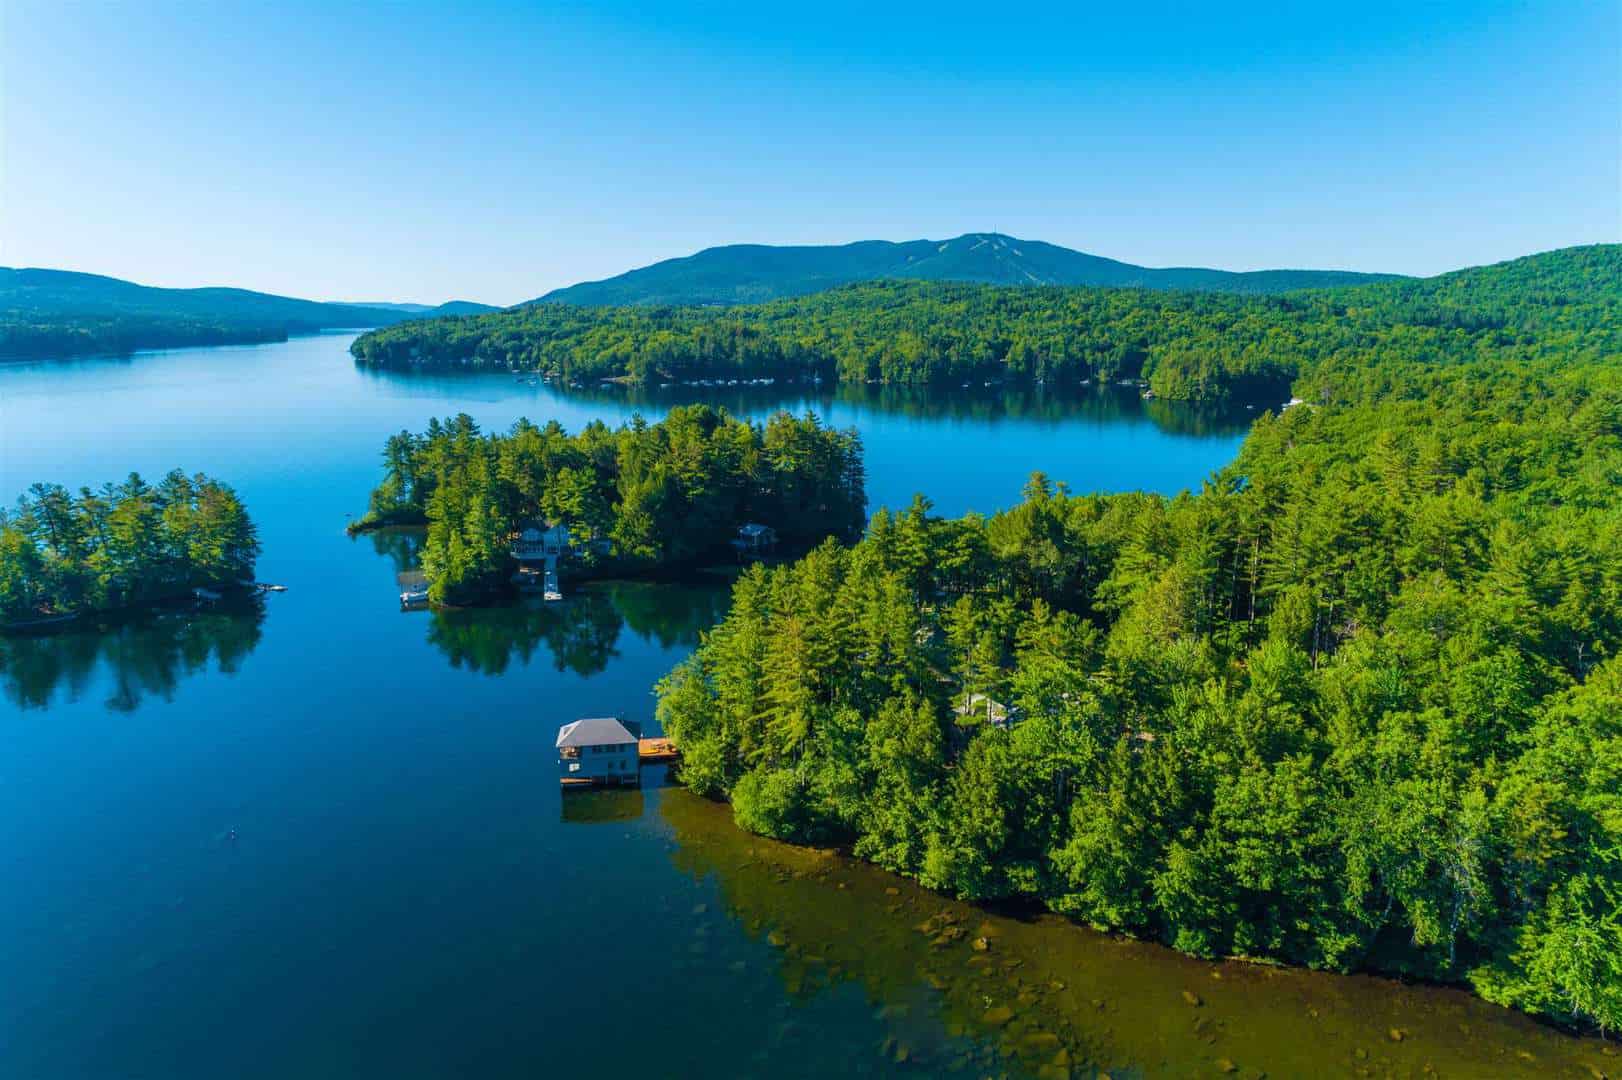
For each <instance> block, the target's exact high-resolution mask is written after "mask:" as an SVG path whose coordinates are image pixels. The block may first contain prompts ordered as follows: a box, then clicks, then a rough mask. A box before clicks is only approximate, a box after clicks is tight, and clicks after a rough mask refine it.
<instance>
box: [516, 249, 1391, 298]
mask: <svg viewBox="0 0 1622 1080" xmlns="http://www.w3.org/2000/svg"><path fill="white" fill-rule="evenodd" d="M1396 276H1398V275H1394V274H1360V273H1355V272H1352V271H1348V270H1255V271H1248V272H1235V271H1229V270H1207V269H1201V268H1199V267H1167V268H1162V269H1154V268H1150V267H1146V266H1134V265H1132V264H1131V263H1124V262H1118V261H1116V260H1115V259H1106V258H1103V257H1101V256H1098V255H1088V254H1086V253H1085V252H1080V251H1072V250H1071V249H1069V248H1064V247H1059V246H1057V245H1056V244H1044V243H1042V242H1041V241H1039V240H1016V239H1014V238H1013V237H1011V236H1003V235H1002V234H1000V233H967V234H965V235H963V236H959V237H957V238H956V239H955V240H910V241H906V242H904V243H893V242H891V241H888V240H862V241H859V242H857V243H854V244H842V245H838V246H805V247H773V246H770V245H766V244H732V245H728V246H726V247H715V248H706V249H705V250H703V251H700V252H699V253H698V254H696V255H689V256H687V257H685V258H680V259H666V260H665V261H663V262H657V263H654V264H653V265H652V266H644V267H642V268H641V269H638V270H631V271H629V272H627V273H624V274H620V275H619V276H618V277H611V278H607V279H606V280H603V281H588V282H582V283H581V284H579V285H571V286H569V287H567V288H563V289H554V290H553V291H551V292H549V293H547V294H546V295H545V296H542V297H540V298H539V300H537V301H534V302H536V303H561V304H580V305H587V306H593V305H609V304H613V305H618V304H748V303H758V302H760V301H763V300H772V299H776V298H778V297H784V296H801V295H804V294H806V293H813V292H820V291H821V290H823V289H830V288H833V287H835V286H837V285H848V284H850V283H852V282H857V281H873V280H877V279H881V278H901V279H919V280H925V281H972V282H985V283H989V284H996V285H1113V286H1124V287H1139V288H1147V289H1195V290H1202V291H1208V292H1232V293H1279V292H1285V291H1287V290H1290V289H1304V288H1318V287H1324V286H1332V285H1354V284H1358V283H1361V282H1367V281H1384V280H1389V279H1391V278H1393V277H1396Z"/></svg>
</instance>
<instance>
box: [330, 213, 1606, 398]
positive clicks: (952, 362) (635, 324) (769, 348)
mask: <svg viewBox="0 0 1622 1080" xmlns="http://www.w3.org/2000/svg"><path fill="white" fill-rule="evenodd" d="M1619 340H1622V246H1618V245H1596V246H1592V247H1583V248H1569V249H1566V250H1562V251H1555V252H1549V253H1547V254H1543V255H1534V256H1530V257H1528V258H1525V259H1519V260H1516V261H1514V262H1509V263H1501V264H1498V265H1496V266H1489V267H1481V268H1478V269H1473V270H1464V271H1459V272H1458V273H1455V274H1444V275H1442V276H1440V277H1436V278H1428V279H1424V280H1399V281H1390V282H1381V283H1377V284H1372V285H1361V286H1357V287H1354V288H1345V289H1333V290H1321V291H1309V292H1298V293H1289V294H1286V295H1283V296H1277V297H1245V296H1232V295H1223V294H1218V293H1189V292H1154V291H1148V290H1140V289H1092V288H1057V287H1027V288H1011V287H998V286H990V285H955V284H931V283H910V282H909V283H896V282H885V283H876V284H866V285H854V286H850V287H847V288H842V289H835V290H832V291H829V292H824V293H818V294H816V295H813V296H807V297H801V298H797V299H792V300H780V301H775V302H772V303H767V304H760V305H755V306H749V307H736V308H701V307H683V308H644V307H612V308H580V307H574V306H570V305H558V304H551V305H537V306H532V307H527V308H521V309H516V310H514V311H511V312H505V313H501V314H496V315H485V316H477V317H473V318H459V319H439V320H433V321H426V322H417V323H411V324H409V325H404V326H397V327H391V328H388V329H385V330H379V331H375V332H373V333H369V334H366V335H363V336H362V337H360V338H359V339H357V340H356V342H355V344H354V346H353V349H352V351H353V352H354V355H355V357H356V358H357V360H358V361H359V362H361V363H362V364H367V365H372V366H378V367H387V368H393V369H400V370H413V369H439V368H469V369H491V368H494V369H503V370H506V369H511V370H522V371H538V372H542V373H545V374H547V375H549V376H554V377H556V378H559V379H562V380H566V381H585V380H597V379H603V378H617V377H627V378H630V379H632V380H638V381H665V380H680V379H694V378H749V377H758V376H769V377H778V378H781V377H790V378H795V377H804V376H813V375H814V376H819V377H822V378H824V379H835V378H836V379H839V380H842V381H845V382H869V381H878V382H882V383H889V384H929V383H948V384H951V383H958V382H965V381H974V382H984V381H992V380H1001V381H1008V382H1017V383H1035V382H1038V381H1042V382H1050V383H1051V382H1060V383H1069V384H1074V383H1078V382H1080V381H1081V380H1083V379H1092V380H1100V379H1106V380H1113V379H1123V378H1127V379H1137V378H1144V379H1147V380H1148V383H1149V386H1150V388H1151V389H1152V390H1153V391H1154V393H1155V394H1157V395H1159V396H1161V397H1165V398H1171V399H1186V400H1215V399H1221V398H1226V397H1240V398H1244V399H1261V400H1266V401H1271V400H1275V399H1276V398H1278V397H1279V396H1280V395H1283V394H1285V393H1286V392H1287V391H1288V390H1289V388H1290V386H1291V384H1292V383H1293V382H1294V381H1295V380H1297V379H1299V378H1302V377H1303V376H1306V377H1307V378H1308V381H1309V382H1310V384H1311V386H1312V388H1313V389H1314V391H1315V392H1319V393H1327V394H1330V395H1331V396H1332V395H1333V394H1335V393H1337V392H1338V391H1337V389H1336V381H1337V380H1343V379H1345V378H1347V377H1353V378H1361V376H1360V375H1358V374H1357V373H1359V372H1363V371H1366V370H1369V369H1371V368H1375V367H1379V366H1381V365H1384V364H1386V363H1387V362H1389V361H1400V362H1401V363H1402V365H1403V366H1404V367H1405V368H1407V369H1413V368H1415V367H1423V368H1435V367H1445V366H1449V365H1455V364H1461V363H1476V362H1480V361H1485V360H1498V361H1503V362H1510V361H1530V360H1540V359H1543V358H1560V359H1562V360H1563V361H1564V362H1574V361H1578V360H1585V359H1592V358H1593V357H1594V356H1596V355H1601V354H1605V353H1607V352H1614V351H1616V350H1617V344H1618V341H1619ZM1331 375H1332V376H1334V378H1330V377H1329V376H1331Z"/></svg>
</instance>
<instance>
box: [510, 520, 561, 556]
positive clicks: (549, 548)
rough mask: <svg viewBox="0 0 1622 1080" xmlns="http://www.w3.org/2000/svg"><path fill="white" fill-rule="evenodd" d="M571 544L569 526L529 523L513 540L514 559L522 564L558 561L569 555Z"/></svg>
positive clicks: (537, 522) (557, 523)
mask: <svg viewBox="0 0 1622 1080" xmlns="http://www.w3.org/2000/svg"><path fill="white" fill-rule="evenodd" d="M569 543H570V541H569V526H567V525H565V524H563V522H561V521H555V522H551V523H542V522H539V521H528V522H525V523H524V525H523V527H522V528H520V529H519V530H518V536H517V538H516V539H514V540H513V545H512V557H513V558H515V559H517V560H518V561H519V562H521V563H522V562H543V561H545V560H546V559H556V558H560V557H562V556H563V555H565V554H567V553H568V551H569Z"/></svg>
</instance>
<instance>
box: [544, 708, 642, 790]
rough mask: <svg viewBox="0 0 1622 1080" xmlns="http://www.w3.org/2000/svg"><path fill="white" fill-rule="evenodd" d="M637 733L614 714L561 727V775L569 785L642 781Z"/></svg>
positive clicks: (559, 776)
mask: <svg viewBox="0 0 1622 1080" xmlns="http://www.w3.org/2000/svg"><path fill="white" fill-rule="evenodd" d="M638 745H639V744H638V742H637V735H636V733H635V732H633V731H631V730H630V728H628V727H626V726H625V724H624V723H623V722H621V721H620V720H618V719H617V718H615V717H612V716H603V717H593V718H590V719H586V720H576V721H575V722H574V723H572V724H564V725H563V726H562V727H560V728H559V729H558V741H557V751H558V778H559V780H560V782H561V783H562V784H563V785H564V786H565V787H574V786H579V785H593V784H613V785H623V784H640V783H641V782H642V775H641V770H640V765H641V757H640V755H639V753H638Z"/></svg>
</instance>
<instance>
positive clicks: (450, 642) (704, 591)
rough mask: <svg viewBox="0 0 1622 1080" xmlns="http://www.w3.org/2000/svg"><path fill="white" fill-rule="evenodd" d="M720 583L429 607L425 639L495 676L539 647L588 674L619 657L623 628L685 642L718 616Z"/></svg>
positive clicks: (460, 664)
mask: <svg viewBox="0 0 1622 1080" xmlns="http://www.w3.org/2000/svg"><path fill="white" fill-rule="evenodd" d="M727 596H728V590H727V588H726V586H725V583H724V582H723V581H721V580H720V579H716V581H715V582H714V583H680V584H669V583H655V582H641V581H613V582H596V583H593V584H589V585H585V586H581V587H580V588H578V589H576V590H575V591H573V592H572V593H571V594H570V595H569V596H568V598H567V599H565V600H563V601H561V602H554V603H550V604H549V603H544V602H542V601H541V600H539V599H538V598H534V597H526V598H525V599H523V600H522V601H520V602H519V603H517V604H514V605H511V606H508V607H496V608H463V609H456V610H448V611H436V612H434V613H433V614H432V616H431V619H432V621H431V622H430V624H429V627H428V640H429V642H431V643H432V644H433V645H434V646H435V647H436V648H437V649H439V651H440V652H442V653H444V654H445V657H446V659H448V660H449V661H450V662H451V666H452V667H457V668H467V669H468V670H470V671H478V672H482V673H484V674H486V675H500V674H502V673H503V672H505V671H506V670H507V669H508V668H509V667H510V666H511V665H512V663H513V661H514V660H516V661H518V662H519V663H520V664H521V665H525V666H527V665H528V664H530V663H531V662H533V661H534V660H535V658H536V654H537V653H539V652H541V651H542V650H543V649H544V651H545V652H546V653H547V654H549V655H550V656H551V659H552V664H553V666H554V667H555V668H556V669H557V670H558V671H569V672H573V673H574V674H576V675H596V674H598V673H600V672H602V671H603V670H604V669H606V668H607V666H608V664H609V661H611V660H613V659H614V658H615V657H616V656H618V655H619V651H618V648H617V646H618V644H619V641H620V634H621V632H622V631H623V630H625V629H626V628H629V629H630V630H631V632H632V633H634V634H636V635H637V636H638V637H640V638H641V639H642V640H644V641H651V642H654V643H655V644H657V645H659V647H660V648H665V649H668V648H673V647H675V646H678V645H687V646H693V645H696V644H697V643H698V635H699V634H700V632H702V631H703V630H705V629H707V628H708V627H710V626H713V625H714V624H715V623H716V622H718V621H719V620H720V618H721V615H722V614H723V612H724V609H725V607H726V604H727Z"/></svg>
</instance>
